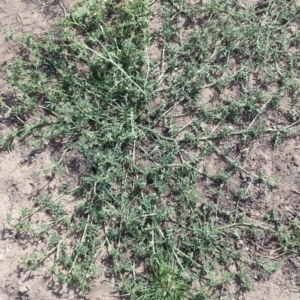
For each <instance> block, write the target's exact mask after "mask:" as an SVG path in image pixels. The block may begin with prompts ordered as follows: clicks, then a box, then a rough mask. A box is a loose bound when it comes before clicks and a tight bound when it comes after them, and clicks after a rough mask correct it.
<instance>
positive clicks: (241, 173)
mask: <svg viewBox="0 0 300 300" xmlns="http://www.w3.org/2000/svg"><path fill="white" fill-rule="evenodd" d="M240 178H241V180H243V181H245V180H247V175H246V174H245V173H244V172H240Z"/></svg>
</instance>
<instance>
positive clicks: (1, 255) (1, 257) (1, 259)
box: [0, 254, 4, 262]
mask: <svg viewBox="0 0 300 300" xmlns="http://www.w3.org/2000/svg"><path fill="white" fill-rule="evenodd" d="M3 259H4V255H3V254H0V262H1V261H3Z"/></svg>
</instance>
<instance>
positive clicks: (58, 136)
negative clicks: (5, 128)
mask: <svg viewBox="0 0 300 300" xmlns="http://www.w3.org/2000/svg"><path fill="white" fill-rule="evenodd" d="M152 4H153V3H148V2H147V1H145V0H140V1H113V0H106V1H96V0H94V1H92V0H89V1H82V2H80V3H79V4H78V5H76V6H75V7H74V8H73V10H72V11H71V12H70V13H69V15H68V17H67V18H66V19H64V20H61V21H60V22H59V24H58V25H56V26H54V27H53V28H52V29H51V30H50V31H48V32H47V33H45V34H44V35H43V36H41V37H38V38H36V37H34V36H31V35H25V36H23V37H22V38H21V43H22V47H23V48H22V53H23V56H22V57H21V58H19V59H15V60H14V61H13V62H12V64H11V65H9V67H8V68H7V80H8V81H9V82H10V83H11V84H12V85H13V86H15V87H17V88H18V89H19V91H20V92H19V93H18V97H17V98H16V99H15V103H14V104H13V105H12V106H8V105H7V104H6V103H5V102H4V101H2V102H1V107H2V108H3V109H4V110H9V111H10V113H11V116H12V117H14V118H15V119H16V121H17V128H16V129H15V130H14V131H12V132H11V133H10V134H9V135H8V136H7V137H6V138H4V139H2V141H1V146H2V148H3V149H11V148H12V147H13V139H14V138H15V137H18V138H20V139H21V140H23V141H26V142H30V143H31V144H34V145H41V144H43V143H45V142H47V141H49V140H55V141H60V140H63V141H64V149H63V150H62V153H61V155H62V156H61V159H60V160H59V162H61V161H62V160H63V159H65V157H67V156H68V154H69V153H72V152H73V153H75V152H77V153H80V154H81V155H82V156H83V158H84V171H83V173H82V174H81V182H80V185H79V186H78V187H77V188H75V189H72V190H71V189H70V188H69V187H68V184H67V183H66V184H65V185H64V186H62V188H61V192H62V195H61V196H59V197H58V198H56V199H53V198H52V197H51V195H44V196H41V197H40V198H38V199H36V206H35V207H34V208H33V209H32V210H24V212H23V213H22V215H21V216H20V218H19V219H18V223H17V225H16V229H17V230H19V231H21V230H24V229H25V230H26V232H27V233H29V234H31V236H32V237H34V238H41V237H43V238H46V240H48V241H49V243H48V249H47V250H46V252H45V253H42V254H38V255H34V256H30V257H26V259H25V262H26V263H28V265H29V266H31V267H32V268H33V269H34V268H36V267H38V265H39V264H40V263H42V262H43V261H44V260H45V259H46V258H48V257H49V256H51V255H53V256H55V264H54V266H53V268H52V269H51V271H52V272H53V273H54V274H55V275H56V276H57V278H58V279H59V280H60V281H62V282H67V283H70V284H76V285H77V286H78V287H80V288H81V289H84V290H85V289H88V288H90V286H91V283H92V279H93V278H95V276H97V272H98V271H99V269H98V268H97V267H96V266H97V265H98V264H97V263H96V262H97V258H98V256H99V254H100V253H102V251H104V249H106V251H107V254H108V257H109V259H108V261H109V262H110V263H108V264H107V265H104V267H105V268H107V269H108V270H109V272H111V273H113V274H114V276H115V277H116V278H117V279H118V284H117V286H118V288H119V291H120V292H121V293H122V294H124V295H129V297H130V298H132V299H155V300H158V299H173V300H175V299H213V297H214V295H216V294H217V293H222V291H223V289H222V287H223V286H225V285H226V284H227V283H228V282H230V281H236V282H237V283H238V284H240V285H241V287H243V288H249V287H250V285H251V280H250V275H249V274H251V272H250V270H251V269H256V270H261V271H264V270H263V269H264V266H267V264H265V263H262V262H261V259H260V257H259V254H257V255H253V256H252V257H251V259H250V257H249V255H248V254H247V253H246V252H245V251H243V247H237V243H238V242H239V241H240V240H244V241H252V242H253V241H254V242H255V241H256V238H257V237H259V236H261V235H263V234H265V235H266V236H272V238H273V241H276V242H275V243H274V246H276V247H277V246H278V244H279V245H284V246H283V247H284V251H285V250H286V249H297V251H299V241H298V240H297V237H298V231H299V226H298V223H299V222H298V221H299V220H298V219H299V218H298V217H296V218H295V220H294V221H293V224H292V225H291V226H289V225H287V226H285V225H286V224H285V225H284V226H285V227H284V228H285V229H281V230H280V232H279V233H278V232H276V229H275V228H274V227H273V223H272V222H273V220H271V219H270V218H271V217H272V215H271V214H270V215H269V217H268V219H267V220H266V221H267V223H266V224H264V225H262V224H260V223H257V222H254V221H253V220H252V219H249V218H248V217H247V216H246V214H245V213H243V212H242V211H241V210H240V208H241V207H242V206H243V205H245V203H246V202H247V200H249V198H250V196H249V194H248V189H247V188H246V187H245V186H243V185H242V184H241V186H240V187H239V188H237V189H235V190H234V191H232V194H231V198H232V200H230V201H229V204H228V205H225V200H224V199H225V197H224V193H225V192H226V190H230V184H231V179H232V178H233V176H235V175H236V173H237V172H243V173H244V174H247V175H248V176H249V178H252V180H253V181H256V182H262V183H264V184H265V187H267V188H272V187H273V186H274V184H275V183H274V181H273V180H271V179H270V178H267V177H266V176H265V175H264V173H263V172H260V173H256V172H255V170H247V169H245V168H244V167H243V166H242V162H241V159H240V157H238V158H236V157H237V156H236V155H235V151H236V149H237V148H238V147H244V146H245V145H246V144H247V143H249V142H250V141H251V140H253V139H259V138H260V137H261V136H266V135H273V136H274V146H276V145H277V144H278V143H279V142H280V141H281V140H282V139H284V138H288V137H289V136H293V135H295V134H297V133H298V128H297V125H298V123H299V121H300V119H299V111H298V106H297V101H298V97H299V87H298V75H299V74H298V72H299V70H298V69H299V62H298V58H299V52H298V50H294V51H295V52H296V53H294V54H291V52H290V51H291V50H290V49H291V47H294V48H297V46H298V44H299V32H300V31H296V32H294V33H293V34H292V33H291V26H295V27H296V28H298V22H299V7H298V6H297V5H296V3H295V2H294V1H290V2H287V1H283V0H280V1H272V0H269V1H264V2H263V3H262V4H259V5H256V6H250V7H248V8H247V7H244V6H243V5H242V4H241V3H240V2H238V1H235V2H233V1H229V0H228V1H223V0H222V1H221V0H212V1H210V2H209V3H208V4H205V5H204V4H199V5H195V6H192V5H190V4H189V3H188V1H175V0H173V1H164V2H163V3H161V4H160V10H159V11H156V15H154V19H155V18H157V20H161V21H162V26H161V27H160V28H159V29H158V30H153V29H151V30H149V28H151V22H153V21H151V22H150V24H149V20H150V19H151V18H150V16H151V15H152V14H153V12H152ZM155 20H156V19H155ZM182 20H184V22H185V24H182V22H183V21H182ZM184 26H187V27H189V28H190V29H191V28H192V30H189V31H185V30H184ZM293 28H294V27H293ZM157 44H159V45H161V48H160V47H158V46H157ZM155 45H156V46H155ZM151 47H154V48H155V51H160V52H161V55H160V57H159V58H156V59H155V58H153V57H152V56H151V55H150V50H149V49H151ZM253 78H254V79H253ZM231 87H234V89H235V91H236V92H237V96H230V95H229V94H228V91H230V89H231ZM270 87H274V88H270ZM208 89H209V90H210V92H212V93H213V94H214V97H212V98H211V99H210V101H205V100H204V93H205V92H206V91H207V90H208ZM286 94H288V95H289V97H290V98H291V99H292V101H293V103H294V104H295V106H294V108H295V109H294V110H293V113H292V114H291V115H289V116H286V124H284V125H283V126H281V127H278V126H277V127H275V128H274V127H271V128H270V127H268V126H267V122H266V121H267V116H268V115H267V111H271V110H272V111H276V110H277V109H278V107H279V104H280V101H281V99H282V96H283V95H286ZM232 141H234V143H233V146H232V144H230V142H232ZM213 160H214V161H217V164H219V167H218V168H217V169H218V170H217V171H216V172H215V171H211V166H210V165H209V164H210V162H211V161H213ZM69 193H76V194H77V195H78V196H80V197H81V202H80V203H79V204H78V206H77V208H76V210H75V212H74V213H73V214H70V213H69V212H67V210H66V209H65V208H64V203H63V196H64V195H65V194H69ZM40 210H43V211H45V212H46V213H47V214H49V215H50V216H51V221H50V222H49V223H45V224H44V225H43V227H42V228H35V226H34V222H32V221H31V218H33V217H34V215H35V214H37V213H38V212H39V211H40ZM72 239H73V240H74V239H75V240H77V241H78V242H77V244H76V245H73V244H72V243H71V240H72ZM249 244H251V243H250V242H249ZM275 244H276V245H275ZM233 265H234V266H235V268H234V271H229V270H232V266H233ZM270 269H272V268H268V272H267V271H266V272H265V273H268V274H269V273H270V272H269V270H270ZM272 270H273V269H272ZM249 272H250V273H249Z"/></svg>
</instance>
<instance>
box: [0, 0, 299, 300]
mask: <svg viewBox="0 0 300 300" xmlns="http://www.w3.org/2000/svg"><path fill="white" fill-rule="evenodd" d="M71 2H72V1H66V0H61V1H45V0H34V1H22V0H0V29H1V31H0V67H3V66H4V65H5V64H6V63H7V62H8V61H9V60H11V59H12V58H13V56H14V53H16V50H17V46H16V45H14V44H13V43H7V42H5V34H6V32H9V31H14V32H16V33H34V34H39V33H41V32H42V31H43V30H44V29H46V28H47V27H49V26H51V24H52V23H53V20H55V18H57V17H62V16H64V14H65V9H68V7H69V5H70V4H71ZM249 2H253V1H249ZM0 93H1V94H5V95H13V93H14V92H13V91H12V90H11V88H10V87H9V86H8V85H7V84H5V82H4V80H3V78H2V77H1V76H0ZM12 126H13V124H12V122H11V121H10V120H9V119H8V118H5V116H1V118H0V135H1V136H3V135H4V134H5V133H6V132H8V130H9V129H11V128H12ZM298 143H299V141H298V142H297V141H289V142H288V143H286V144H284V145H282V146H281V149H280V153H281V154H280V155H281V156H280V158H276V157H273V155H274V153H273V152H271V151H270V153H268V151H265V149H264V148H263V146H262V145H256V146H254V147H256V149H255V150H253V151H252V152H253V153H254V152H255V156H256V157H257V155H258V154H259V153H260V152H261V155H262V156H263V157H264V158H265V160H264V161H265V163H266V164H269V166H266V167H267V168H269V169H270V171H271V172H272V168H276V166H275V165H276V164H275V165H274V164H273V160H276V161H277V164H278V165H281V170H279V172H281V175H282V176H283V177H284V178H286V176H288V175H289V174H291V173H293V174H294V173H295V174H294V175H295V176H298V175H297V174H298V173H297V172H298V171H295V170H294V169H295V164H297V160H299V165H298V166H300V154H299V155H298V154H297V153H296V152H297V151H298V150H296V148H295V147H296V146H297V145H298ZM54 151H55V149H54V148H53V147H51V146H50V145H49V147H45V148H44V149H41V150H38V151H37V150H36V149H34V148H33V147H29V146H27V145H24V144H18V143H16V147H15V149H14V150H13V151H11V152H9V153H8V152H6V153H5V152H1V153H0V233H1V234H0V300H11V299H31V300H43V299H44V300H52V299H90V300H97V299H100V300H108V299H117V298H118V297H117V296H116V294H114V284H113V282H109V281H108V280H106V279H105V278H104V277H100V278H98V279H97V280H95V283H94V287H93V289H92V290H91V291H90V292H89V294H88V295H85V296H83V295H80V294H77V293H76V291H75V290H74V289H72V288H69V287H67V286H61V285H57V284H56V283H55V282H54V281H53V280H52V278H51V277H49V274H48V273H47V268H48V267H49V263H47V262H45V266H43V267H41V268H40V269H38V270H37V271H35V272H31V271H29V270H27V269H26V268H25V267H24V266H23V265H22V257H23V256H24V255H26V254H27V253H31V252H32V251H36V252H38V251H40V250H42V249H43V248H44V247H45V244H43V243H42V242H41V243H39V244H32V243H30V242H28V240H26V239H22V237H21V236H16V235H15V233H14V232H12V231H10V230H9V228H8V226H7V223H6V218H7V214H12V215H13V216H17V215H18V214H19V213H20V212H21V210H22V208H24V207H30V206H31V205H32V202H31V199H32V198H33V197H34V196H35V195H37V194H39V193H43V192H47V191H51V192H54V193H55V192H56V190H57V187H58V186H59V184H60V183H61V182H62V181H63V179H64V178H63V176H62V178H57V177H55V178H53V177H51V176H49V175H48V174H44V173H43V172H42V170H43V169H46V168H51V165H52V164H53V162H52V160H51V155H52V154H53V152H54ZM298 153H300V152H298ZM268 162H269V163H268ZM281 162H282V163H281ZM66 171H68V170H66ZM67 173H68V172H67ZM296 173H297V174H296ZM294 175H292V176H294ZM70 176H72V175H70ZM58 177H59V176H58ZM76 180H78V178H76V176H75V177H74V181H75V182H76ZM288 181H289V182H290V184H289V182H284V183H283V184H282V186H281V187H282V189H281V193H278V195H277V196H278V197H279V198H280V199H281V200H280V201H281V202H282V203H281V204H284V206H285V207H288V205H289V203H286V202H287V201H291V203H292V202H293V203H297V202H298V201H299V195H295V194H293V195H292V196H291V198H290V200H289V199H286V195H287V194H288V193H289V191H291V190H292V189H295V188H296V185H295V183H293V182H292V181H290V180H288ZM265 196H266V199H265V201H266V205H273V204H274V205H277V204H278V203H277V204H276V203H273V202H274V201H275V200H274V199H275V198H274V197H273V196H274V195H273V196H272V195H271V194H269V195H265ZM278 197H277V198H278ZM277 198H276V199H277ZM279 198H278V199H279ZM66 201H68V203H70V207H72V206H74V203H75V202H76V199H73V198H72V197H69V198H67V199H66ZM44 217H45V218H46V216H44ZM38 222H41V223H42V222H43V219H40V220H38ZM295 263H296V264H297V262H295ZM295 268H298V270H299V271H300V268H299V267H298V266H297V265H296V267H295ZM293 274H295V272H293ZM293 276H294V275H291V274H290V273H289V270H288V269H286V268H284V269H281V270H279V271H277V272H276V273H275V274H273V275H272V276H271V277H270V279H269V280H268V281H264V282H258V283H255V284H254V290H253V291H251V292H248V293H246V294H243V295H239V296H232V297H229V298H227V299H238V300H242V299H243V300H250V299H255V300H279V299H280V300H296V299H300V296H299V293H298V292H297V291H296V292H295V290H293V289H292V288H291V287H292V286H295V278H294V277H293ZM234 289H235V287H232V290H229V294H231V295H236V293H235V290H234ZM222 299H223V300H224V298H222ZM154 300H155V299H154Z"/></svg>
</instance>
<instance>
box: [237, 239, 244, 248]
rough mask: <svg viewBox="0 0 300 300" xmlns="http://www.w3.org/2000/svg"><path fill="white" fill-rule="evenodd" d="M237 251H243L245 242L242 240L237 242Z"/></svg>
mask: <svg viewBox="0 0 300 300" xmlns="http://www.w3.org/2000/svg"><path fill="white" fill-rule="evenodd" d="M236 247H237V249H242V248H243V247H244V242H243V241H242V240H239V241H237V242H236Z"/></svg>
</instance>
